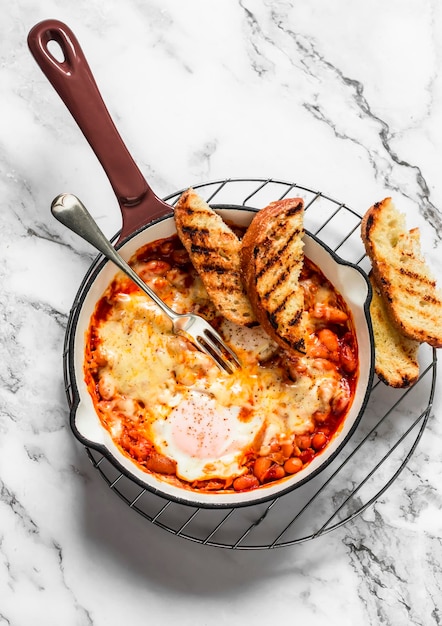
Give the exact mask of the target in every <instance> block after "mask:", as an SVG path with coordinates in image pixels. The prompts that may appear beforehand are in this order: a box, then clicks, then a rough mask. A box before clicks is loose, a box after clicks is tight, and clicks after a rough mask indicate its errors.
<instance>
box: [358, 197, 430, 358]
mask: <svg viewBox="0 0 442 626" xmlns="http://www.w3.org/2000/svg"><path fill="white" fill-rule="evenodd" d="M361 235H362V240H363V242H364V245H365V249H366V251H367V255H368V256H369V258H370V260H371V263H372V267H373V274H374V277H375V280H376V284H377V285H378V287H379V289H380V291H381V294H382V296H383V298H384V302H385V305H386V307H387V309H388V311H389V314H390V317H391V319H392V320H393V321H394V323H395V324H396V325H397V326H398V328H399V330H400V331H401V333H402V334H404V335H405V336H407V337H409V338H410V339H415V340H416V341H420V342H426V343H428V344H430V345H431V346H434V347H436V348H440V347H442V292H441V291H440V290H439V289H437V287H436V281H435V279H434V277H433V275H432V274H431V272H430V269H429V268H428V266H427V264H426V262H425V260H424V258H423V256H422V253H421V246H420V235H419V229H417V228H414V229H412V230H410V231H407V229H406V224H405V215H403V214H402V213H400V212H399V211H398V210H397V209H396V208H395V206H394V204H393V202H392V200H391V198H385V200H382V202H378V203H377V204H375V205H374V206H372V207H371V208H370V209H369V210H368V211H367V213H366V214H365V215H364V217H363V220H362V224H361Z"/></svg>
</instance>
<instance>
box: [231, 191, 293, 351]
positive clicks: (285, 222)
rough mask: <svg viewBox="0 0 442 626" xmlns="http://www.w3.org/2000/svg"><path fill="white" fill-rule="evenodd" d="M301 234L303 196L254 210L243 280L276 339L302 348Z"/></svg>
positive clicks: (244, 243)
mask: <svg viewBox="0 0 442 626" xmlns="http://www.w3.org/2000/svg"><path fill="white" fill-rule="evenodd" d="M303 234H304V203H303V200H302V199H301V198H286V199H283V200H279V201H276V202H272V203H271V204H269V205H268V206H267V207H265V208H264V209H261V211H259V212H258V213H257V214H256V216H255V217H254V218H253V220H252V223H251V224H250V226H249V227H248V229H247V231H246V233H245V235H244V238H243V240H242V246H241V272H242V277H243V282H244V285H245V287H246V291H247V294H248V296H249V299H250V302H251V303H252V308H253V310H254V312H255V315H256V317H257V319H258V321H259V322H260V324H261V326H262V327H263V328H264V330H265V331H266V332H267V333H268V334H269V335H270V337H272V339H274V341H276V343H278V344H279V345H280V346H282V347H283V348H284V349H289V350H298V351H299V350H300V351H303V350H304V348H305V340H304V328H303V322H304V290H303V288H302V287H301V285H300V284H299V275H300V272H301V269H302V266H303V262H304V253H303V245H304V244H303V241H302V237H303Z"/></svg>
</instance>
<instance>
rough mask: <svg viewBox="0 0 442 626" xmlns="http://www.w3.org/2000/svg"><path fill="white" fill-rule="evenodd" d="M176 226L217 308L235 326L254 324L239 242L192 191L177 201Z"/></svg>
mask: <svg viewBox="0 0 442 626" xmlns="http://www.w3.org/2000/svg"><path fill="white" fill-rule="evenodd" d="M175 223H176V228H177V233H178V236H179V238H180V240H181V241H182V243H183V245H184V247H185V248H186V250H187V252H188V253H189V256H190V259H191V261H192V263H193V266H194V267H195V269H196V271H197V272H198V274H199V275H200V277H201V280H202V281H203V284H204V286H205V288H206V291H207V293H208V295H209V297H210V299H211V300H212V302H213V303H214V305H215V306H216V308H217V309H218V310H219V311H220V312H221V313H222V314H223V316H224V317H225V318H226V319H228V320H230V321H231V322H234V323H235V324H239V325H241V326H251V325H253V324H256V317H255V315H254V313H253V310H252V307H251V304H250V301H249V298H248V297H247V294H246V292H245V289H244V286H243V283H242V280H241V275H240V267H239V265H240V257H239V250H240V247H241V243H240V240H239V238H238V237H237V236H236V234H235V233H234V232H233V231H232V230H231V228H229V226H228V225H227V224H226V223H225V222H224V221H223V219H222V218H221V217H220V216H219V215H218V214H217V213H215V211H214V210H213V209H212V208H211V207H210V206H209V205H208V204H207V202H205V200H203V198H201V197H200V196H199V195H198V194H197V193H196V192H195V191H194V190H193V189H188V190H187V191H185V192H184V193H183V194H182V195H181V197H180V198H179V200H178V203H177V205H176V206H175Z"/></svg>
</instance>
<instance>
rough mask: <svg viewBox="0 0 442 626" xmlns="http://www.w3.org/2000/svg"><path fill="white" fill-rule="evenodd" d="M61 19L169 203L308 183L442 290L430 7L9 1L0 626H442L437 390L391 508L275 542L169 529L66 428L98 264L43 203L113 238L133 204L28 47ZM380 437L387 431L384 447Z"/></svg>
mask: <svg viewBox="0 0 442 626" xmlns="http://www.w3.org/2000/svg"><path fill="white" fill-rule="evenodd" d="M46 18H57V19H59V20H62V21H63V22H65V23H67V24H68V25H69V26H70V27H71V28H72V30H73V31H74V32H75V34H76V36H77V37H78V39H79V41H80V43H81V45H82V48H83V50H84V52H85V54H86V56H87V58H88V60H89V64H90V66H91V68H92V71H93V73H94V75H95V78H96V80H97V83H98V85H99V88H100V90H101V92H102V94H103V97H104V100H105V102H106V103H107V105H108V108H109V110H110V113H111V115H112V117H113V119H114V120H115V122H116V125H117V127H118V129H119V131H120V133H121V135H122V137H123V138H124V140H125V142H126V144H127V146H128V148H129V150H130V152H131V154H132V155H133V156H134V158H135V160H136V161H137V163H138V165H139V167H140V169H141V171H142V172H143V174H144V175H145V177H146V179H147V180H148V182H149V184H150V185H151V186H152V188H153V189H154V191H155V192H156V193H157V194H158V195H159V196H162V197H165V196H167V195H169V194H171V193H173V192H174V191H176V190H180V189H183V188H185V187H187V186H189V185H197V184H199V183H202V182H204V181H210V180H217V179H221V180H222V179H227V178H232V177H233V178H235V177H245V178H263V179H269V178H272V179H277V180H283V181H290V182H293V183H297V184H299V185H301V186H305V187H306V188H309V189H312V190H317V191H319V190H320V191H322V192H323V193H324V194H326V195H328V196H330V197H331V198H337V199H338V200H339V201H342V202H343V203H345V204H346V205H347V206H349V207H352V208H353V209H354V210H355V211H356V212H358V213H359V214H362V213H363V212H364V211H365V210H366V209H368V207H369V206H371V205H372V204H373V203H374V202H376V201H379V200H382V199H383V198H385V197H386V196H391V197H392V198H393V199H394V201H395V203H396V205H397V206H398V208H400V210H402V211H403V212H405V213H406V215H407V220H408V223H409V226H410V227H412V226H418V227H419V228H420V229H421V233H422V241H423V244H424V249H425V252H426V255H427V259H428V261H429V263H430V265H431V266H432V268H433V271H434V274H435V275H436V276H437V277H439V278H442V262H441V248H442V241H441V240H442V211H441V208H440V207H442V182H441V180H442V179H441V174H440V172H441V163H442V160H441V157H442V119H441V117H442V73H441V72H440V69H441V67H442V43H441V41H442V38H441V36H440V34H441V32H442V6H441V5H440V4H439V3H438V2H437V1H436V0H403V1H402V2H399V1H398V0H395V1H394V2H388V3H387V2H383V1H382V0H373V1H372V2H365V3H355V2H351V1H350V0H337V1H336V2H326V1H325V0H309V1H308V2H307V1H304V2H295V1H294V0H288V1H285V2H278V1H276V2H273V1H270V0H269V1H264V2H253V1H252V0H224V1H221V0H212V2H205V1H203V0H187V1H186V2H181V1H179V0H164V1H162V2H159V0H145V1H144V2H141V1H140V0H127V2H125V3H124V5H123V3H118V2H116V1H115V0H108V1H107V2H104V0H94V1H93V2H86V1H85V0H78V1H77V2H75V3H68V2H65V1H64V0H42V2H40V3H34V2H31V1H30V0H18V1H17V2H15V3H9V4H8V6H7V9H6V8H5V9H4V10H3V12H2V21H1V24H0V34H1V42H2V43H1V49H0V56H1V69H0V81H1V86H2V89H1V93H2V115H1V118H0V128H1V131H0V144H1V152H0V164H1V165H0V191H1V197H2V211H1V214H0V221H1V228H0V251H1V253H0V275H1V285H2V298H1V301H0V315H1V323H0V337H1V359H0V380H1V384H0V410H1V413H0V624H5V625H6V624H8V625H10V626H27V625H28V624H36V625H38V626H39V625H42V626H43V625H44V626H52V625H54V626H55V625H57V626H58V625H59V624H63V626H71V625H72V626H74V625H75V626H80V625H81V626H86V625H93V626H105V625H106V626H113V625H114V624H115V625H117V624H123V623H125V624H129V623H154V622H155V623H160V624H167V625H168V624H181V625H182V626H185V625H190V624H192V625H193V624H198V625H199V624H201V625H207V626H211V625H215V624H216V625H217V624H244V623H246V622H247V623H255V624H267V623H277V622H279V621H281V620H285V619H288V618H289V619H290V620H291V621H295V622H296V623H308V624H310V625H312V626H319V625H321V626H322V625H323V624H328V625H330V626H334V625H336V626H338V625H339V626H347V625H348V626H350V625H351V626H354V625H355V624H357V625H358V626H369V625H370V626H379V625H380V624H388V625H390V624H394V625H398V624H400V625H405V624H410V625H411V624H413V625H419V626H430V625H433V624H441V623H442V540H441V537H442V514H441V510H442V486H441V485H442V482H441V477H442V460H441V454H440V441H441V437H442V421H441V417H442V416H441V412H442V410H441V409H442V400H441V387H440V382H439V381H437V382H436V387H435V395H434V403H433V406H432V409H431V412H430V415H429V417H428V422H427V426H426V428H425V430H424V432H423V434H422V437H421V439H420V441H419V442H418V445H417V447H416V449H415V450H414V452H413V454H412V455H411V458H410V459H409V461H408V463H407V465H406V467H405V468H404V469H403V471H401V472H400V473H399V475H398V476H397V477H396V479H395V480H394V481H392V484H391V485H390V486H389V488H388V489H387V490H386V491H385V492H383V493H381V494H380V495H379V497H378V498H377V499H376V502H375V503H373V504H372V505H371V506H369V507H368V508H367V509H366V510H365V511H363V512H362V513H361V514H360V515H357V516H356V517H354V519H351V520H349V521H348V522H347V523H346V524H344V525H341V526H339V527H337V528H336V529H334V530H332V531H331V532H328V533H325V534H321V535H320V536H318V537H316V538H313V539H311V540H308V541H302V542H296V543H294V544H293V545H288V546H285V547H280V548H276V549H273V550H270V549H265V550H231V549H226V548H222V547H216V546H204V545H200V544H199V543H197V542H193V541H189V540H188V539H186V538H182V537H176V536H174V535H172V534H170V533H168V532H167V531H165V530H164V529H163V528H161V527H159V526H158V525H156V524H152V523H151V522H150V521H148V520H146V519H145V518H144V517H142V516H141V515H139V514H138V513H137V512H136V511H134V510H131V507H129V506H127V504H126V503H125V502H124V501H122V500H121V499H120V498H118V497H117V495H116V494H115V493H113V490H112V489H110V488H109V486H108V485H107V484H106V482H105V481H104V480H103V478H102V476H101V475H100V472H99V471H97V469H96V468H95V467H94V465H93V464H92V463H91V462H90V459H89V458H88V456H87V454H86V452H85V450H84V448H83V447H82V446H81V445H80V444H79V443H78V442H77V441H76V440H75V439H74V437H73V435H72V433H71V430H70V428H69V419H68V405H67V402H66V397H65V392H64V383H63V368H62V350H63V341H64V336H65V330H66V324H67V320H68V316H69V311H70V308H71V306H72V302H73V300H74V298H75V295H76V293H77V290H78V288H79V285H80V283H81V281H82V278H83V276H84V275H85V273H86V271H87V270H88V268H89V266H90V264H91V262H92V261H93V259H94V258H95V254H94V252H93V251H92V250H91V248H90V247H89V246H88V244H86V243H84V242H83V241H81V240H79V238H77V237H76V236H75V235H73V234H72V233H70V232H68V231H67V230H66V229H64V228H63V227H62V226H61V225H60V224H58V223H57V222H56V221H55V220H54V219H53V218H52V216H51V214H50V210H49V208H50V203H51V201H52V199H53V198H54V197H55V196H56V195H57V194H59V193H61V192H64V191H70V192H72V193H75V194H76V195H78V196H79V197H80V198H81V199H82V200H83V202H84V203H85V204H86V205H87V206H88V208H89V210H90V212H91V213H92V214H93V215H94V217H95V218H96V220H97V221H98V223H99V224H100V226H101V228H102V229H103V230H104V232H105V233H106V234H107V235H108V236H109V237H111V236H112V235H114V234H115V233H116V232H117V231H118V230H119V228H120V226H121V215H120V212H119V209H118V204H117V202H116V200H115V196H114V195H113V191H112V189H111V187H110V185H109V182H108V180H107V178H106V176H105V174H104V173H103V170H102V169H101V166H100V165H99V163H98V161H97V159H96V157H95V155H94V154H93V153H92V150H91V149H90V147H89V146H88V144H87V143H86V141H85V139H84V137H83V136H82V134H81V132H80V131H79V129H78V127H77V126H76V124H75V122H74V121H73V120H72V118H71V116H70V114H69V113H68V111H67V109H66V108H65V106H64V105H63V103H62V102H61V100H60V99H59V97H58V96H57V94H56V93H55V91H54V89H53V88H52V87H51V85H50V84H49V82H48V81H47V79H46V78H45V76H44V75H43V74H42V72H41V71H40V69H39V68H38V66H37V64H36V63H35V61H34V59H33V58H32V56H31V54H30V52H29V50H28V47H27V43H26V38H27V34H28V32H29V30H30V29H31V28H32V26H34V24H36V23H37V22H39V21H41V20H43V19H46ZM427 357H428V351H427V352H425V358H427ZM431 358H432V356H431V355H430V359H431ZM430 382H431V380H430V378H429V377H428V376H427V378H426V380H425V381H424V383H423V391H422V393H421V395H422V397H423V398H424V400H425V398H427V399H428V397H429V393H430V391H429V386H431V385H430ZM379 393H380V395H381V396H382V398H383V399H384V400H385V399H387V400H386V401H387V402H391V401H392V398H394V396H393V392H392V390H388V389H386V388H385V389H382V390H381V391H380V392H379ZM389 394H391V395H389ZM415 397H416V394H415V393H413V394H412V395H410V398H413V399H410V402H408V400H406V402H407V409H406V411H405V412H407V410H408V413H409V414H410V415H411V418H413V417H418V415H417V414H414V413H416V411H417V413H419V410H420V409H418V408H416V406H417V405H416V406H415V404H414V403H415V400H414V398H415ZM380 402H381V400H380ZM401 419H402V418H401V416H399V417H398V422H397V423H401ZM421 423H422V421H421V422H420V424H421ZM419 427H420V426H419V425H418V428H419ZM387 431H388V428H387ZM417 432H418V431H417V430H416V429H415V430H413V432H412V433H411V438H412V439H413V438H414V439H417ZM376 435H377V443H376ZM388 436H389V434H388V432H387V433H386V434H385V438H386V439H383V437H384V435H383V434H382V433H381V432H376V433H375V434H374V439H375V447H376V446H377V449H382V446H383V445H384V447H385V446H386V445H387V447H388V445H389V444H388V443H386V441H387V442H388V441H390V440H389V439H388ZM390 436H391V433H390ZM411 447H412V446H411ZM397 463H398V466H399V465H400V463H401V461H398V462H397ZM393 469H394V467H393ZM349 479H351V476H350V477H349ZM355 480H356V478H355ZM388 480H389V474H388V472H386V473H385V475H383V476H382V475H381V478H380V483H379V484H380V485H382V484H383V483H387V482H388ZM334 497H337V494H336V493H333V494H331V496H330V498H331V499H333V498H334ZM361 498H362V496H361ZM132 508H134V507H132ZM315 514H316V513H312V514H311V515H312V517H311V518H309V517H307V520H306V522H305V524H306V533H307V534H308V533H309V532H310V531H309V528H312V527H313V526H314V524H315V520H314V519H313V517H314V515H315ZM349 516H350V515H349ZM251 518H252V519H253V514H251Z"/></svg>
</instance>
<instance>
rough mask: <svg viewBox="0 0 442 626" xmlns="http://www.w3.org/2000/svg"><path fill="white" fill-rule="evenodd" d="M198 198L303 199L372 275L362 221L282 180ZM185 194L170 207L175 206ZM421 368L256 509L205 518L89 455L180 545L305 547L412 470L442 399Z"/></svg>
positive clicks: (432, 368)
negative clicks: (323, 462)
mask: <svg viewBox="0 0 442 626" xmlns="http://www.w3.org/2000/svg"><path fill="white" fill-rule="evenodd" d="M194 188H195V189H198V192H199V193H200V194H201V195H202V196H203V197H204V198H205V199H206V200H207V201H208V202H211V203H213V204H233V205H243V206H247V207H251V208H262V207H264V206H266V205H267V204H268V203H270V202H271V201H273V200H278V199H281V198H284V197H287V196H299V197H302V198H303V200H304V203H305V227H306V229H307V230H308V231H310V232H311V233H313V234H315V235H316V236H318V237H319V238H320V239H321V240H322V241H323V242H324V243H325V244H327V245H328V246H329V247H330V248H332V249H333V250H334V251H335V252H336V253H337V254H339V255H340V256H341V257H342V258H343V259H345V260H347V261H350V262H352V263H354V264H356V265H359V266H360V267H361V268H362V269H364V270H365V271H368V270H369V268H370V265H369V261H368V259H367V258H366V256H365V251H364V248H363V245H362V241H361V237H360V233H359V229H360V222H361V215H359V214H358V213H357V212H356V211H354V210H353V209H351V208H349V207H347V206H346V205H345V204H343V203H341V202H338V201H336V200H333V199H332V198H330V197H328V196H326V195H324V194H323V193H321V192H318V191H314V190H312V189H308V188H306V187H301V186H300V185H297V184H294V183H288V182H284V181H280V180H274V179H237V178H235V179H227V180H218V181H214V182H210V183H205V184H201V185H195V186H194ZM181 193H182V191H179V192H176V193H174V194H171V195H170V196H168V197H167V198H165V200H166V201H167V202H169V203H170V204H172V205H173V204H174V202H176V200H177V199H178V197H179V196H180V194H181ZM78 297H79V296H77V298H78ZM74 308H75V303H74ZM68 334H69V325H68V331H67V336H68ZM68 345H69V342H68V340H67V341H66V346H68ZM68 356H69V355H68V348H65V354H64V358H65V377H66V381H65V382H66V392H67V395H68V399H69V401H70V403H71V404H72V387H71V381H70V380H69V373H68V370H69V368H67V367H66V360H67V359H68ZM361 356H362V358H363V356H364V355H361ZM419 360H420V372H421V373H420V377H419V380H418V382H417V383H416V384H415V385H414V386H413V387H412V388H410V389H407V390H397V389H392V388H389V387H387V386H385V385H384V384H383V383H381V382H380V381H379V380H377V379H376V378H375V381H374V384H373V387H372V389H371V393H370V398H369V402H368V405H367V408H366V410H365V412H364V415H363V417H362V419H361V421H360V422H359V425H358V428H357V430H356V431H355V433H354V434H353V436H352V438H351V439H350V441H349V442H348V443H347V445H346V446H345V448H344V449H343V450H342V451H341V452H340V454H339V455H338V456H337V457H336V458H335V459H334V460H333V462H332V463H330V464H329V465H328V466H327V467H326V469H325V470H323V471H322V472H321V473H320V474H319V475H317V476H315V477H314V478H313V479H312V480H310V481H308V482H307V483H306V484H304V485H302V486H301V487H299V488H297V489H295V490H294V491H293V492H291V493H289V494H286V495H283V496H280V497H277V498H275V499H274V500H271V501H269V502H265V503H261V504H258V505H251V506H245V507H240V508H230V509H227V508H223V509H206V508H197V507H192V506H189V505H183V504H177V503H176V502H172V501H170V500H166V499H164V498H162V497H160V496H158V495H156V494H154V493H151V492H150V491H147V490H146V489H143V488H141V487H140V486H139V485H138V484H137V483H135V482H133V481H132V480H130V479H129V478H127V477H126V476H125V475H123V474H121V472H120V471H119V470H118V469H116V468H115V467H114V466H113V465H112V463H110V461H109V460H108V459H106V458H105V457H103V456H102V455H101V454H100V453H99V452H97V451H95V450H92V449H89V448H86V450H87V453H88V455H89V457H90V459H91V461H92V463H93V465H94V467H95V468H96V469H97V470H98V471H99V473H100V474H101V476H102V477H103V479H104V480H105V481H106V483H107V484H108V486H109V487H110V489H111V490H112V491H114V492H115V493H116V494H118V495H119V496H120V497H121V498H122V499H123V500H124V501H125V502H126V503H127V504H128V506H129V507H130V508H131V509H133V510H134V511H136V512H137V513H138V514H140V515H142V516H143V517H144V518H145V519H146V520H149V521H150V522H151V523H153V524H155V525H156V526H159V527H160V528H163V529H164V530H166V531H168V532H170V533H172V534H174V535H176V536H179V537H182V538H185V539H188V540H190V541H194V542H197V543H200V544H205V545H209V546H215V547H221V548H230V549H238V550H264V549H269V548H278V547H283V546H289V545H293V544H298V543H302V542H305V541H308V540H313V539H315V538H317V537H320V536H321V535H323V534H325V533H328V532H330V531H332V530H334V529H336V528H338V527H340V526H342V525H343V524H345V523H347V522H348V521H349V520H351V519H353V518H355V517H356V516H357V515H359V514H361V513H362V512H363V511H365V510H366V509H367V508H368V507H370V506H371V505H372V504H373V503H374V502H375V501H376V500H377V499H378V498H379V497H380V496H381V495H382V494H383V493H384V492H385V491H386V489H388V487H389V486H390V485H391V484H392V483H393V482H394V480H395V479H396V478H397V476H398V475H399V474H400V472H401V471H402V470H403V469H404V467H405V466H406V464H407V462H408V460H409V459H410V457H411V455H412V454H413V452H414V450H415V448H416V446H417V444H418V442H419V440H420V437H421V436H422V433H423V431H424V429H425V426H426V423H427V420H428V417H429V415H430V412H431V408H432V403H433V396H434V392H435V382H436V371H437V367H436V366H437V359H436V351H435V350H434V349H432V348H430V347H429V346H427V345H422V346H421V348H420V352H419Z"/></svg>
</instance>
